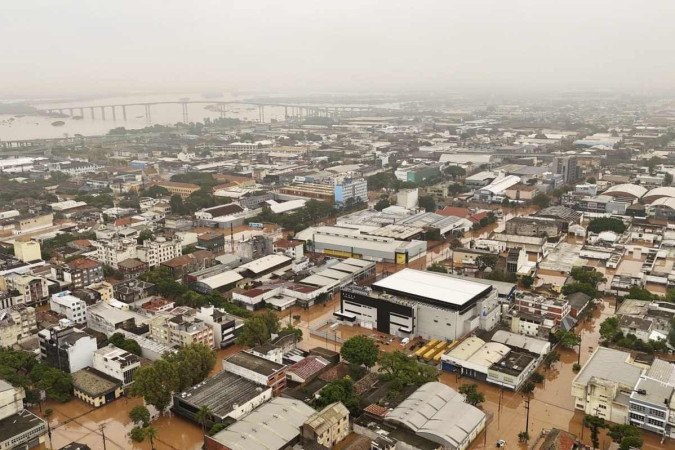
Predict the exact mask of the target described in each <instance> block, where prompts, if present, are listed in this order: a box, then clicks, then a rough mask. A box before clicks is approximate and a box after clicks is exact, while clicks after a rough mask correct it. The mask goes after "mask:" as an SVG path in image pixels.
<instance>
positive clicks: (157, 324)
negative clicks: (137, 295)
mask: <svg viewBox="0 0 675 450" xmlns="http://www.w3.org/2000/svg"><path fill="white" fill-rule="evenodd" d="M149 325H150V338H151V339H154V340H156V341H157V342H160V343H162V344H165V345H169V346H178V347H182V346H184V345H190V344H194V343H197V342H201V343H202V344H204V345H206V346H207V347H208V348H213V347H214V344H215V341H214V339H213V329H212V328H211V327H210V326H209V325H208V324H206V323H205V322H203V321H202V320H200V319H198V318H197V317H196V316H195V311H194V310H193V309H192V308H187V307H176V308H174V309H173V310H171V311H168V312H163V313H159V314H157V315H156V316H155V317H154V318H153V319H151V320H150V323H149Z"/></svg>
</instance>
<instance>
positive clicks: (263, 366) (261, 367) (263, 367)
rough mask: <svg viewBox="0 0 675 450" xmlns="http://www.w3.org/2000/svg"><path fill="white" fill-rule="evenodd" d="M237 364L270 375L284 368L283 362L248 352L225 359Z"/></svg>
mask: <svg viewBox="0 0 675 450" xmlns="http://www.w3.org/2000/svg"><path fill="white" fill-rule="evenodd" d="M225 362H228V363H232V364H235V365H237V366H240V367H243V368H245V369H248V370H251V371H253V372H257V373H259V374H261V375H265V376H270V375H274V373H275V372H278V371H279V370H281V369H283V368H284V365H283V364H277V363H275V362H274V361H270V360H269V359H265V358H261V357H260V356H256V355H253V354H251V353H247V352H239V353H235V354H234V355H232V356H230V357H229V358H227V359H225V360H224V361H223V364H224V363H225Z"/></svg>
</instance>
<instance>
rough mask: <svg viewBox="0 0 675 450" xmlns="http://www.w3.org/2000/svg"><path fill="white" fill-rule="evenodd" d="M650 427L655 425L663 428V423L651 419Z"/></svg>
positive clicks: (649, 421)
mask: <svg viewBox="0 0 675 450" xmlns="http://www.w3.org/2000/svg"><path fill="white" fill-rule="evenodd" d="M647 423H648V424H649V425H653V426H656V427H659V428H663V422H662V421H660V420H656V419H652V418H651V417H650V418H648V419H647Z"/></svg>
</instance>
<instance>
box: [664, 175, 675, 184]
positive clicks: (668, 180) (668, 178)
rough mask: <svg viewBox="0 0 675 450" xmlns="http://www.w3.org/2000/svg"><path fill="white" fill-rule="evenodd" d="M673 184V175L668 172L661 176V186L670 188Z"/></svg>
mask: <svg viewBox="0 0 675 450" xmlns="http://www.w3.org/2000/svg"><path fill="white" fill-rule="evenodd" d="M672 184H673V175H672V174H671V173H670V172H666V174H665V175H664V176H663V185H664V186H670V185H672Z"/></svg>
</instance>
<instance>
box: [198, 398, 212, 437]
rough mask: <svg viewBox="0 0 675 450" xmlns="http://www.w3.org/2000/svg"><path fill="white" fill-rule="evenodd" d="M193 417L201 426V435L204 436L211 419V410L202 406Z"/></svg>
mask: <svg viewBox="0 0 675 450" xmlns="http://www.w3.org/2000/svg"><path fill="white" fill-rule="evenodd" d="M195 417H196V419H197V422H199V424H200V425H201V426H202V434H203V435H206V424H207V423H208V422H209V420H210V418H211V408H209V407H208V406H207V405H202V407H201V408H199V411H197V414H195Z"/></svg>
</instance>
